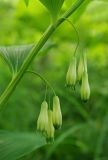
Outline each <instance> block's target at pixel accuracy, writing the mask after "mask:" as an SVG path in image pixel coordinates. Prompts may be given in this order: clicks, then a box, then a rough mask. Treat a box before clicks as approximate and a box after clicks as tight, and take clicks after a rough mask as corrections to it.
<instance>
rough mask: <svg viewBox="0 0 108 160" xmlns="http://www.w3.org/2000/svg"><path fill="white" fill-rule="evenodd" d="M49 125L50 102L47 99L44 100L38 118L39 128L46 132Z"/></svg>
mask: <svg viewBox="0 0 108 160" xmlns="http://www.w3.org/2000/svg"><path fill="white" fill-rule="evenodd" d="M47 125H48V104H47V102H46V101H43V103H42V104H41V110H40V114H39V117H38V120H37V129H38V130H40V131H42V132H46V129H47Z"/></svg>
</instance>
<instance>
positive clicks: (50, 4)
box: [40, 0, 64, 22]
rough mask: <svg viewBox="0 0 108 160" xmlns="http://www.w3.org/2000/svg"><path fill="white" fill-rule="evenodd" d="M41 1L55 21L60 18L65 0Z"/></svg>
mask: <svg viewBox="0 0 108 160" xmlns="http://www.w3.org/2000/svg"><path fill="white" fill-rule="evenodd" d="M40 1H41V3H42V4H43V5H44V6H45V7H46V8H47V9H48V10H49V12H50V14H51V16H52V20H53V22H55V21H56V20H57V18H58V15H59V12H60V10H61V7H62V5H63V3H64V0H40Z"/></svg>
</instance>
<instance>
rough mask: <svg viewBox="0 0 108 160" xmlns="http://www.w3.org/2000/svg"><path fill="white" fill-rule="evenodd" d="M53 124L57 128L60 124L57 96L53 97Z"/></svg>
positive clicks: (60, 116)
mask: <svg viewBox="0 0 108 160" xmlns="http://www.w3.org/2000/svg"><path fill="white" fill-rule="evenodd" d="M53 124H54V127H55V129H59V128H60V127H61V125H62V113H61V108H60V100H59V97H58V96H54V98H53Z"/></svg>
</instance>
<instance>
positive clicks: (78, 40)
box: [65, 18, 80, 56]
mask: <svg viewBox="0 0 108 160" xmlns="http://www.w3.org/2000/svg"><path fill="white" fill-rule="evenodd" d="M65 20H66V21H67V22H68V23H69V24H70V25H71V26H72V27H73V29H74V30H75V32H76V36H77V45H76V48H75V51H74V56H76V51H77V49H78V47H79V42H80V39H79V34H78V31H77V29H76V27H75V26H74V24H73V23H72V22H71V21H70V20H69V19H67V18H66V19H65Z"/></svg>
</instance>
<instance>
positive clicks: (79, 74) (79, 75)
mask: <svg viewBox="0 0 108 160" xmlns="http://www.w3.org/2000/svg"><path fill="white" fill-rule="evenodd" d="M83 72H84V60H83V57H82V56H80V59H79V64H78V71H77V80H78V81H81V79H82V75H83Z"/></svg>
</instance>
